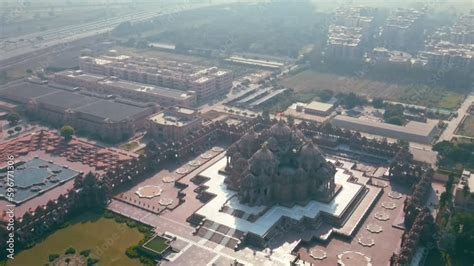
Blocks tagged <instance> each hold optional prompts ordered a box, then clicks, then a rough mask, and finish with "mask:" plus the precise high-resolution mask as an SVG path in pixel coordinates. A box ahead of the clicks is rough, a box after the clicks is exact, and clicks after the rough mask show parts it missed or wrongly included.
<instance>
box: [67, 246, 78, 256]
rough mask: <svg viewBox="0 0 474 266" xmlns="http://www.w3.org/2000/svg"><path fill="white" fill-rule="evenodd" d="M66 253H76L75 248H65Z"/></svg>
mask: <svg viewBox="0 0 474 266" xmlns="http://www.w3.org/2000/svg"><path fill="white" fill-rule="evenodd" d="M65 254H66V255H72V254H76V250H75V249H74V248H72V247H70V248H68V249H66V252H65Z"/></svg>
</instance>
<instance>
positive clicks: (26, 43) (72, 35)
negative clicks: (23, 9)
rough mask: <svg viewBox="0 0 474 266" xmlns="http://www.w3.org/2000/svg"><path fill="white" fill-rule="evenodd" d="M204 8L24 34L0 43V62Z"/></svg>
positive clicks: (174, 9) (166, 10)
mask: <svg viewBox="0 0 474 266" xmlns="http://www.w3.org/2000/svg"><path fill="white" fill-rule="evenodd" d="M204 6H207V5H206V4H187V5H185V6H183V5H180V6H170V7H166V8H164V9H160V10H159V11H141V12H135V13H132V14H129V15H126V16H120V17H114V18H106V19H103V20H99V21H94V22H89V23H85V24H80V25H71V26H65V27H60V28H55V29H52V30H47V31H43V32H40V33H32V34H27V35H23V36H19V37H15V38H8V39H6V40H2V41H0V61H3V63H2V67H5V66H8V65H9V64H15V62H14V61H16V60H10V61H12V62H7V60H9V59H13V58H15V57H18V56H21V55H26V54H31V53H35V52H41V50H44V49H47V48H51V47H54V46H57V45H60V44H65V43H69V42H71V41H74V40H78V39H82V38H86V37H91V36H95V35H99V34H103V33H107V32H109V31H110V30H112V29H113V28H114V27H116V26H117V25H119V24H120V23H122V22H126V21H131V22H137V21H145V20H149V19H153V18H155V17H158V16H163V15H170V14H172V13H177V12H181V11H184V10H189V9H194V8H199V7H204Z"/></svg>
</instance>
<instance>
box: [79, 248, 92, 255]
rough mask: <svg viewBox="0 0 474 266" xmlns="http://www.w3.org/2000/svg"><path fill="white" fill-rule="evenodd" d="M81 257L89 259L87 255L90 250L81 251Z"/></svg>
mask: <svg viewBox="0 0 474 266" xmlns="http://www.w3.org/2000/svg"><path fill="white" fill-rule="evenodd" d="M79 254H81V256H84V257H89V255H90V254H91V250H90V249H86V250H83V251H81V253H79Z"/></svg>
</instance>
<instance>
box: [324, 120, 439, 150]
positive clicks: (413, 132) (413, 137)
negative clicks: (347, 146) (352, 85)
mask: <svg viewBox="0 0 474 266" xmlns="http://www.w3.org/2000/svg"><path fill="white" fill-rule="evenodd" d="M331 124H333V125H335V126H337V127H341V128H345V129H349V130H356V131H361V132H365V133H368V134H372V135H378V136H383V137H387V138H394V139H399V140H405V141H409V142H418V143H426V144H429V143H431V142H432V141H433V138H434V137H435V136H436V135H437V134H438V133H439V129H438V126H437V123H436V121H429V122H428V123H421V122H415V121H410V122H408V123H407V124H406V125H405V126H397V125H392V124H387V123H383V122H378V121H372V120H369V119H361V118H355V117H350V116H346V115H337V116H336V117H334V118H333V119H332V120H331Z"/></svg>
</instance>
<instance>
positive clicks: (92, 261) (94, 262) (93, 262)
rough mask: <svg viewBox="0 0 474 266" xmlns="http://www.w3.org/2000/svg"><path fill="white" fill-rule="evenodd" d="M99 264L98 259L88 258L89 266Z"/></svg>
mask: <svg viewBox="0 0 474 266" xmlns="http://www.w3.org/2000/svg"><path fill="white" fill-rule="evenodd" d="M97 262H99V260H98V259H95V258H87V266H92V265H95V264H96V263H97Z"/></svg>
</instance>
